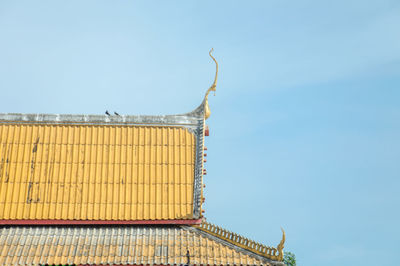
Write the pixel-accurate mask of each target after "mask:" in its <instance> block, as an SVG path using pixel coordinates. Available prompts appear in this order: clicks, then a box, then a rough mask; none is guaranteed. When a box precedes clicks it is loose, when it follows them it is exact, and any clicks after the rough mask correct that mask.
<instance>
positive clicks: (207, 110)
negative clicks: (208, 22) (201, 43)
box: [204, 48, 218, 119]
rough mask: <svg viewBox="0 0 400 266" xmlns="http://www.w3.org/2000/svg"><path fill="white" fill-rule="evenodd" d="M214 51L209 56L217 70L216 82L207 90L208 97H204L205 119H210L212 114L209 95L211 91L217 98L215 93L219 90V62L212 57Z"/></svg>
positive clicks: (212, 49)
mask: <svg viewBox="0 0 400 266" xmlns="http://www.w3.org/2000/svg"><path fill="white" fill-rule="evenodd" d="M213 51H214V48H211V50H210V52H209V53H208V54H209V55H210V57H211V58H212V59H213V60H214V62H215V68H216V70H215V78H214V82H213V84H212V85H211V87H210V88H209V89H208V90H207V92H206V96H205V97H204V104H205V106H204V108H205V110H204V117H205V119H207V118H209V117H210V114H211V111H210V107H209V106H208V94H209V93H210V91H213V92H214V96H215V91H216V90H217V89H216V88H217V80H218V62H217V60H215V58H214V56H212V54H211V53H212V52H213Z"/></svg>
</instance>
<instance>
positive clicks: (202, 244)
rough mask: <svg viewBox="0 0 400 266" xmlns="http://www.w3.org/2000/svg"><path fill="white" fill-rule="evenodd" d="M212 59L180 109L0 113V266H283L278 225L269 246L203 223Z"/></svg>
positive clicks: (212, 88)
mask: <svg viewBox="0 0 400 266" xmlns="http://www.w3.org/2000/svg"><path fill="white" fill-rule="evenodd" d="M210 56H211V57H212V55H211V52H210ZM212 59H213V60H214V61H215V59H214V57H212ZM215 63H216V69H217V72H216V76H215V80H214V83H213V84H212V86H211V87H210V88H209V90H208V91H207V93H206V96H205V98H204V100H203V102H202V103H201V105H200V106H199V107H198V108H197V109H195V110H194V111H192V112H190V113H186V114H181V115H165V116H143V115H140V116H131V115H58V114H0V265H270V266H272V265H280V266H283V265H284V264H283V262H282V261H283V245H284V242H285V233H284V231H283V230H282V231H283V237H282V240H281V241H280V243H278V244H277V246H276V248H275V247H268V246H264V245H262V244H260V243H256V242H254V241H251V240H249V239H247V238H245V237H243V236H240V235H238V234H235V233H232V232H230V231H227V230H225V229H222V228H220V227H218V226H215V225H213V224H210V223H207V222H206V221H205V219H204V210H203V209H202V204H203V201H204V197H203V189H204V187H203V175H204V174H206V172H205V169H204V160H205V156H206V153H205V146H204V138H205V136H207V135H208V128H207V126H206V124H205V121H206V119H207V118H208V117H209V116H210V109H209V106H208V94H209V93H210V92H211V91H215V89H216V83H217V74H218V64H217V62H216V61H215ZM210 204H212V203H210Z"/></svg>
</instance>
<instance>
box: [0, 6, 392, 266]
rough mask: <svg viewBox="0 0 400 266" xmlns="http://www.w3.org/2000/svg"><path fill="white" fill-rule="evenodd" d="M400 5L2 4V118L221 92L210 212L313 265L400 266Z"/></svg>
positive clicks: (134, 108)
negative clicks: (283, 240) (283, 243)
mask: <svg viewBox="0 0 400 266" xmlns="http://www.w3.org/2000/svg"><path fill="white" fill-rule="evenodd" d="M399 14H400V2H399V1H398V0H396V1H389V0H379V1H378V0H377V1H368V0H367V1H365V0H363V1H361V0H360V1H354V0H346V1H344V0H337V1H319V0H310V1H304V0H302V1H287V0H270V1H267V0H265V1H143V2H138V1H111V0H110V1H1V2H0V92H1V94H0V98H1V101H0V102H1V104H0V112H1V113H12V112H15V113H67V114H68V113H72V114H104V111H105V110H109V111H117V112H119V113H120V114H151V115H157V114H177V113H186V112H189V111H191V110H193V109H195V108H196V107H197V106H198V105H199V104H200V103H201V101H202V100H203V97H204V93H205V91H206V90H207V89H208V87H209V86H210V85H211V83H212V80H213V78H214V71H215V66H214V63H213V62H212V60H211V59H210V58H209V56H208V51H209V50H210V48H211V47H214V49H215V52H214V56H215V57H216V59H217V60H218V62H219V65H220V72H219V81H218V86H217V92H216V96H215V97H214V96H213V95H212V94H210V97H209V102H210V108H211V112H212V114H211V117H210V118H209V119H208V120H207V123H208V124H209V126H210V137H208V138H206V146H207V147H208V152H207V153H208V158H207V159H208V162H207V163H206V168H207V172H208V175H207V176H205V183H206V185H207V187H206V189H205V197H206V202H205V210H206V213H205V216H206V217H207V220H208V221H209V222H212V223H215V224H217V225H220V226H222V227H224V228H227V229H229V230H231V231H235V232H237V233H240V234H242V235H244V236H246V237H249V238H251V239H254V240H256V241H259V242H261V243H263V244H267V245H270V246H276V245H277V244H278V243H279V241H280V239H281V231H280V227H281V226H282V227H283V228H284V229H285V230H286V235H287V238H286V240H287V242H286V247H285V250H286V251H291V252H294V253H295V254H296V257H297V261H298V265H300V266H320V265H329V266H330V265H332V266H333V265H335V266H337V265H341V266H346V265H352V266H354V265H363V266H369V265H374V266H375V265H398V264H399V258H398V252H399V250H400V226H399V225H400V196H399V190H400V179H399V177H400V163H399V158H400V141H399V137H400V15H399Z"/></svg>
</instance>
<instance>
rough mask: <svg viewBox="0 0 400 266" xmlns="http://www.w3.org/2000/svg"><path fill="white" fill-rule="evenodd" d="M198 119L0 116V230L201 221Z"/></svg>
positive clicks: (198, 115)
mask: <svg viewBox="0 0 400 266" xmlns="http://www.w3.org/2000/svg"><path fill="white" fill-rule="evenodd" d="M203 129H204V114H203V108H202V105H201V106H200V107H199V108H197V109H196V110H195V111H194V112H191V113H187V114H183V115H170V116H105V115H51V114H0V220H1V221H0V223H7V221H8V220H63V221H77V220H78V221H85V220H87V221H91V220H93V221H94V220H97V221H146V220H159V221H163V220H182V219H183V220H193V219H199V218H200V217H201V202H202V201H201V185H202V169H203V137H204V130H203Z"/></svg>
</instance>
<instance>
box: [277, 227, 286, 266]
mask: <svg viewBox="0 0 400 266" xmlns="http://www.w3.org/2000/svg"><path fill="white" fill-rule="evenodd" d="M281 230H282V240H281V242H279V244H278V246H277V248H276V249H277V250H278V252H279V255H278V260H279V261H283V248H284V247H285V240H286V234H285V230H283V228H282V227H281Z"/></svg>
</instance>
